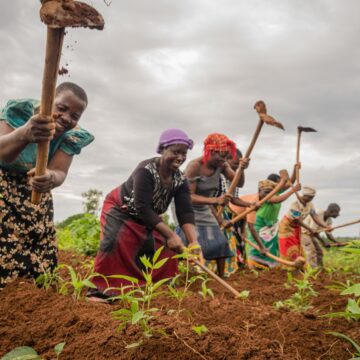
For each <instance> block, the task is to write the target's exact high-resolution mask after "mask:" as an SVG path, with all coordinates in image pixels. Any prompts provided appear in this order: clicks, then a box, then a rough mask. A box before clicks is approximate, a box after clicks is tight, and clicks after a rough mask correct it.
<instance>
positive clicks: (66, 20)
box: [40, 1, 104, 30]
mask: <svg viewBox="0 0 360 360" xmlns="http://www.w3.org/2000/svg"><path fill="white" fill-rule="evenodd" d="M40 18H41V20H42V21H43V22H44V23H45V24H47V25H48V26H50V27H55V28H62V27H88V28H90V29H98V30H102V29H103V28H104V19H103V17H102V16H101V15H100V14H99V13H98V12H97V11H96V10H95V9H94V8H93V7H91V6H90V5H88V4H85V3H82V2H79V1H76V2H73V1H64V2H59V1H48V2H46V3H45V4H44V5H43V6H42V7H41V9H40Z"/></svg>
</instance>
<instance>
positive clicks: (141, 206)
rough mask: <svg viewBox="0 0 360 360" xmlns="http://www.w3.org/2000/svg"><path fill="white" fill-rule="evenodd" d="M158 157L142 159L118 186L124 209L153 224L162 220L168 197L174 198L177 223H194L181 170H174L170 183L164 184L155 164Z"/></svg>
mask: <svg viewBox="0 0 360 360" xmlns="http://www.w3.org/2000/svg"><path fill="white" fill-rule="evenodd" d="M158 161H159V158H152V159H148V160H144V161H142V162H141V163H140V164H139V165H138V166H137V167H136V169H135V170H134V171H133V173H132V174H131V175H130V177H129V178H128V180H127V181H126V182H125V183H123V184H122V186H121V197H122V201H123V204H124V205H125V207H126V212H127V213H128V214H129V215H130V216H132V217H134V218H136V219H138V220H141V221H142V222H143V223H144V224H145V225H146V226H148V227H150V228H153V227H155V225H156V224H158V223H159V222H161V221H162V219H161V218H160V216H159V215H161V214H163V213H164V212H165V211H166V210H167V208H168V206H169V205H170V202H171V200H172V199H173V198H174V200H175V209H176V216H177V219H178V221H179V225H180V226H182V225H183V224H188V223H190V224H195V219H194V211H193V208H192V204H191V197H190V190H189V185H188V182H187V180H186V178H185V176H184V174H183V173H182V172H181V171H180V170H177V171H176V172H175V173H174V175H173V179H172V183H171V185H170V186H169V187H165V186H164V185H163V184H162V182H161V178H160V174H159V171H158V168H157V162H158Z"/></svg>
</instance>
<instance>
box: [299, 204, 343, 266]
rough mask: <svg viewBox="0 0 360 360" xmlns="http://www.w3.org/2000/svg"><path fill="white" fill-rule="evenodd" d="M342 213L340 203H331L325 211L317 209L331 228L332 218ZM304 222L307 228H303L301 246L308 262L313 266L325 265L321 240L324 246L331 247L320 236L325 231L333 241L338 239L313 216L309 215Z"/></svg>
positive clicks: (318, 214)
mask: <svg viewBox="0 0 360 360" xmlns="http://www.w3.org/2000/svg"><path fill="white" fill-rule="evenodd" d="M339 214H340V206H339V205H338V204H335V203H332V204H329V206H328V207H327V209H326V210H325V211H323V210H316V215H317V216H318V217H319V219H320V220H321V221H322V222H323V223H324V224H325V225H326V226H327V228H330V227H331V225H332V219H336V218H337V217H338V216H339ZM304 224H305V225H306V226H307V228H302V229H301V246H302V248H303V250H304V252H305V259H306V262H307V263H308V264H309V265H310V266H311V267H313V268H316V267H322V266H323V257H324V254H323V250H322V248H321V246H320V244H319V242H320V243H321V244H322V245H323V246H324V247H329V244H328V243H326V242H325V241H324V240H323V238H322V237H321V236H320V232H321V231H324V232H325V234H326V237H327V238H328V239H329V240H330V241H331V242H333V243H337V241H336V239H335V238H334V236H333V235H332V233H331V232H327V231H326V229H327V228H324V227H321V226H319V225H318V224H317V223H316V222H315V221H314V220H313V219H312V217H311V216H307V217H306V219H305V220H304Z"/></svg>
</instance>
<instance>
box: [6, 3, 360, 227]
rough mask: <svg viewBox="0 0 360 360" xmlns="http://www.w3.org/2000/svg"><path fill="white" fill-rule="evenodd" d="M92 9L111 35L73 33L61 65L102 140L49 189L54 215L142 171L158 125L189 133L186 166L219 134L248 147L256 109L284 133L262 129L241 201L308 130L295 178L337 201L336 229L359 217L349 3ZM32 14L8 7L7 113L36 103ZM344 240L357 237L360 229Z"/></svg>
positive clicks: (355, 30) (41, 34) (39, 39)
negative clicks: (23, 100)
mask: <svg viewBox="0 0 360 360" xmlns="http://www.w3.org/2000/svg"><path fill="white" fill-rule="evenodd" d="M91 3H92V4H93V5H94V6H95V7H96V8H98V10H99V11H100V12H101V13H102V14H103V15H104V18H105V20H106V27H105V29H104V31H102V32H99V31H90V30H86V29H70V30H69V31H68V34H67V35H66V37H65V42H64V45H65V46H64V49H63V56H62V61H61V63H62V64H63V65H65V64H68V66H67V67H68V68H69V76H65V77H61V78H59V81H65V80H70V81H74V82H78V83H79V84H80V85H82V86H84V88H85V89H86V90H87V92H88V95H89V99H90V102H89V106H88V109H87V110H86V112H85V114H84V116H83V118H82V119H81V123H82V125H83V126H84V127H85V128H87V129H88V130H89V131H91V132H93V133H94V134H95V136H96V140H95V142H94V143H93V144H91V145H90V146H89V147H88V148H86V149H84V151H83V152H82V154H81V155H80V156H78V157H76V158H75V160H74V162H73V165H72V167H71V169H70V174H69V176H68V179H67V181H66V183H65V185H63V187H61V188H59V189H57V190H56V191H55V199H56V202H55V204H56V211H55V213H56V217H57V218H58V219H60V218H64V217H66V216H68V215H70V214H72V213H74V212H77V211H79V210H81V201H80V200H79V197H80V194H81V192H83V191H85V190H87V189H88V188H91V187H95V188H98V189H100V190H103V191H104V192H107V191H110V190H111V189H112V188H113V187H115V186H117V185H119V184H120V182H121V181H123V180H125V179H126V178H127V177H128V175H129V174H130V172H131V171H132V170H133V169H134V168H135V166H136V165H137V163H138V162H139V161H141V160H142V159H144V158H148V157H151V156H153V155H155V147H156V143H157V140H158V137H159V135H160V132H161V131H162V130H164V129H165V128H168V127H180V128H183V129H184V130H186V131H187V132H188V133H189V135H190V136H191V137H192V138H193V139H194V140H195V143H196V144H197V147H196V149H195V150H194V151H192V152H191V153H189V158H190V159H191V158H193V157H195V156H198V155H200V153H201V144H202V141H203V139H204V138H205V136H206V135H207V134H208V133H210V132H215V131H217V132H222V133H225V134H228V135H229V136H230V137H231V138H233V139H235V140H236V141H237V142H238V143H239V147H240V148H241V149H242V150H245V149H246V146H247V145H248V144H249V142H250V138H251V136H252V133H253V131H254V128H255V126H256V122H257V114H256V113H255V111H254V109H253V104H254V103H255V101H257V100H259V99H263V100H265V101H266V103H267V105H268V111H269V114H271V115H273V116H275V117H276V118H277V119H278V120H279V121H281V122H283V123H284V125H285V127H286V132H285V133H283V132H280V131H279V130H277V129H273V128H270V127H264V130H263V132H262V134H261V136H260V138H259V141H258V144H257V145H256V147H255V150H254V153H253V155H252V163H251V166H250V168H249V169H248V170H247V175H246V176H247V182H246V185H245V188H244V193H246V192H253V191H256V184H257V181H258V180H259V179H261V178H263V177H264V176H266V175H267V174H268V173H269V172H273V171H274V170H279V169H281V168H283V167H285V168H287V169H288V170H290V169H291V167H292V165H293V162H294V159H295V142H296V138H295V136H296V127H297V126H298V125H300V124H301V125H306V126H313V127H315V128H316V129H317V130H318V133H317V134H309V135H305V136H304V138H303V144H302V159H303V170H302V176H303V180H304V182H308V183H312V184H314V185H316V186H317V187H318V188H319V193H318V196H317V200H316V202H317V203H318V204H319V206H321V207H324V206H325V205H326V203H327V201H328V200H329V198H330V197H331V198H332V197H333V196H334V197H335V198H336V200H338V201H339V202H340V203H341V204H342V208H343V210H342V218H343V219H345V218H350V217H351V216H355V214H356V211H357V209H358V205H359V203H360V192H359V185H358V184H359V180H360V179H359V176H360V165H359V158H360V150H359V149H360V147H359V145H358V134H359V130H360V125H359V115H358V114H359V101H358V94H359V93H360V79H359V76H360V75H359V74H360V71H359V67H360V62H359V58H360V56H359V55H360V54H359V52H360V49H359V47H358V46H356V44H357V41H358V37H359V32H360V25H359V22H358V19H357V18H358V13H359V10H360V3H359V2H358V1H357V0H349V1H346V2H339V1H335V0H314V1H311V2H304V1H300V0H295V1H291V2H289V1H285V0H278V1H275V2H271V3H270V2H267V1H265V0H254V1H251V2H250V1H249V2H245V1H237V0H225V1H223V2H218V1H215V0H199V1H196V2H195V1H190V0H184V1H166V0H154V1H151V2H150V1H147V0H142V1H141V0H140V1H127V0H126V1H117V0H113V1H112V3H111V5H110V6H109V7H108V6H106V5H105V3H104V2H103V1H102V0H96V1H92V2H91ZM38 9H39V2H37V1H26V2H24V1H23V0H12V1H8V2H6V3H5V5H4V4H3V5H2V9H1V12H0V24H1V25H0V26H1V32H0V45H1V48H2V56H1V57H0V66H1V69H2V70H3V73H2V87H1V88H0V103H1V104H4V103H5V102H6V101H7V99H9V98H14V97H15V98H16V97H36V98H38V97H39V94H40V91H41V77H42V70H43V61H44V59H43V57H44V46H45V27H44V25H42V24H41V23H40V20H39V16H38ZM67 46H68V47H67ZM182 57H183V58H184V59H185V60H184V59H182ZM189 57H190V58H191V57H193V58H191V59H190V60H187V59H188V58H189ZM172 77H173V78H174V79H175V80H173V78H172ZM176 79H178V80H176ZM286 205H287V204H285V205H284V206H283V209H285V208H286ZM339 221H340V220H339ZM339 233H342V234H357V233H358V232H357V229H356V227H354V228H348V229H344V230H343V231H341V232H340V230H339Z"/></svg>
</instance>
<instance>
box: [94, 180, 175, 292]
mask: <svg viewBox="0 0 360 360" xmlns="http://www.w3.org/2000/svg"><path fill="white" fill-rule="evenodd" d="M122 205H123V204H122V200H121V187H118V188H116V189H114V190H113V191H112V192H111V193H110V194H108V195H107V197H106V199H105V202H104V205H103V209H102V213H101V218H100V226H101V237H100V250H99V251H98V254H97V255H96V258H95V269H94V270H95V272H97V273H99V274H102V275H104V276H106V277H107V276H109V275H126V276H131V277H135V278H137V279H138V280H139V283H138V284H139V285H143V284H144V283H145V279H144V276H143V274H142V271H143V270H145V267H144V265H143V264H142V263H141V261H140V257H141V256H144V255H146V256H147V257H148V258H150V259H152V256H153V255H154V253H155V251H156V250H157V249H158V248H160V247H161V246H164V238H163V236H162V235H160V234H159V233H158V232H157V231H155V230H153V229H149V228H147V227H146V226H145V225H143V224H141V223H140V222H139V221H137V220H136V219H134V218H132V217H131V216H130V215H128V214H127V213H126V210H124V209H123V208H122ZM174 255H176V254H175V253H174V252H173V251H171V250H169V249H168V248H166V247H164V249H163V250H162V252H161V254H160V257H159V259H158V261H159V260H160V259H164V258H168V261H167V262H166V263H165V264H164V265H163V266H162V267H161V268H160V269H155V270H154V271H153V273H152V277H153V282H157V281H159V280H161V279H164V278H170V277H173V276H174V275H176V273H177V270H178V266H177V265H178V263H177V260H175V259H172V257H173V256H174ZM107 279H108V284H107V283H106V281H105V279H103V278H102V277H100V276H97V277H94V278H93V279H92V282H93V283H94V284H95V285H96V287H97V289H98V290H99V291H101V292H105V290H106V288H107V287H114V288H119V290H109V291H107V292H106V295H117V294H119V293H120V288H121V287H123V286H127V285H131V282H129V281H127V280H125V279H114V278H107Z"/></svg>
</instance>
